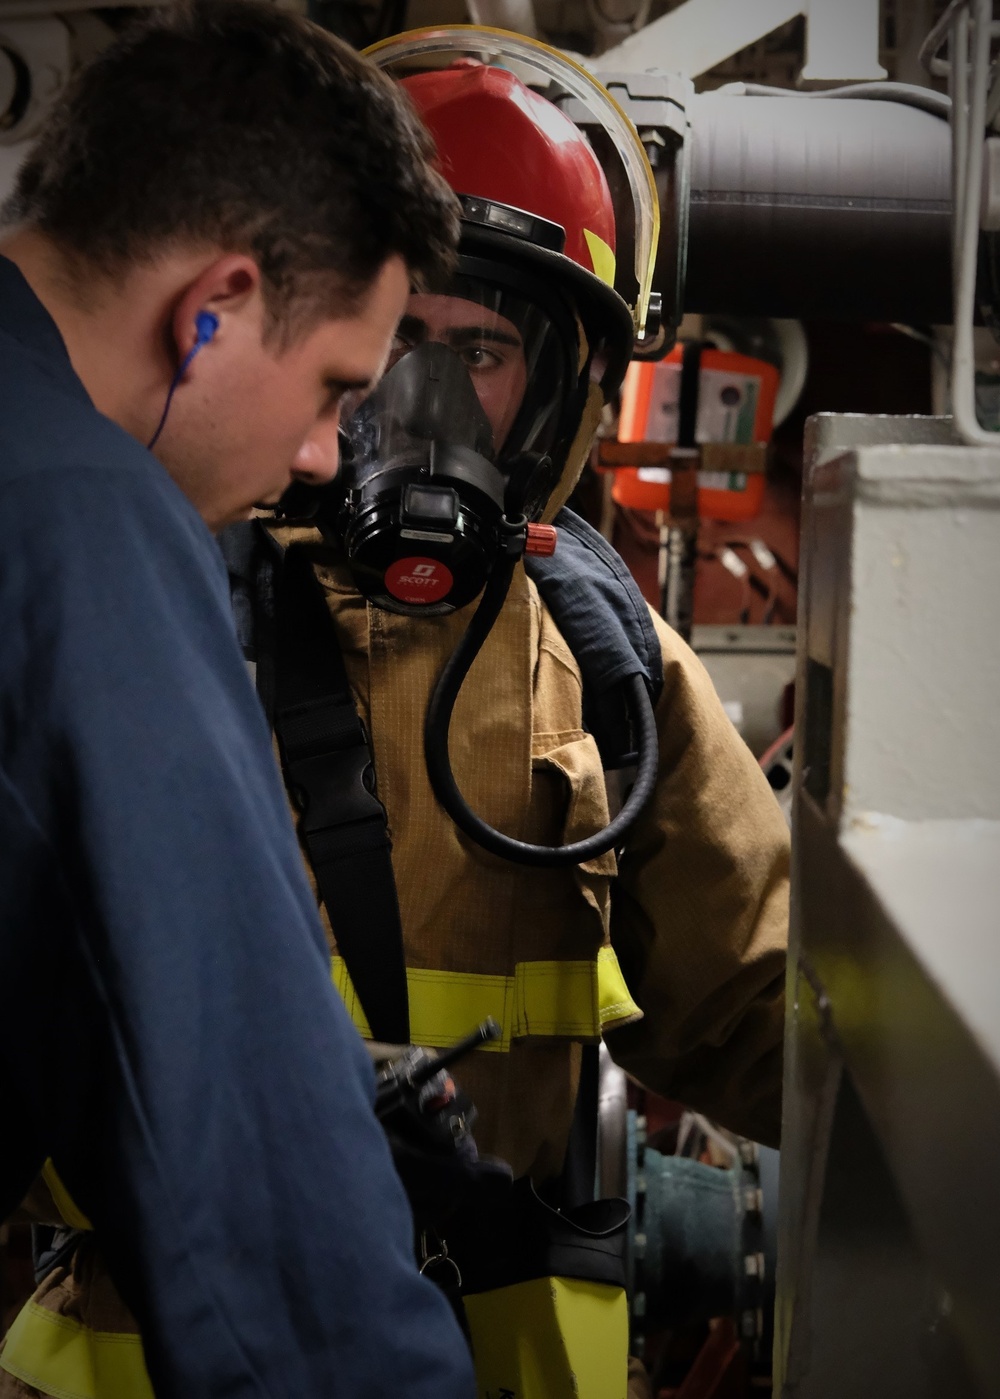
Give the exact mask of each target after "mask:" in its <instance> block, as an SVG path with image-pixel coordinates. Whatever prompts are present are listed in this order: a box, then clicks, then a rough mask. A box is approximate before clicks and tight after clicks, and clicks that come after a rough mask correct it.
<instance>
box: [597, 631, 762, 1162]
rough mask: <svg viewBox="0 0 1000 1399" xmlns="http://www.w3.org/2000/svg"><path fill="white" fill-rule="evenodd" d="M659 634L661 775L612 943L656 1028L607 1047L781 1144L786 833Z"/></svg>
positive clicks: (637, 1029)
mask: <svg viewBox="0 0 1000 1399" xmlns="http://www.w3.org/2000/svg"><path fill="white" fill-rule="evenodd" d="M654 624H655V625H656V628H657V633H658V635H659V637H660V641H661V645H662V649H663V663H664V684H663V691H662V694H661V695H660V698H659V701H658V703H657V706H656V718H657V728H658V731H659V738H660V775H659V781H658V783H657V787H656V791H655V795H654V797H653V800H652V802H651V803H650V805H649V807H648V808H647V809H646V811H645V812H644V814H643V816H642V817H641V818H640V820H639V822H638V824H637V825H636V826H635V827H634V829H633V831H632V833H631V834H630V836H629V841H628V847H627V850H626V852H625V854H624V856H623V858H622V862H621V866H620V878H619V879H618V880H616V881H615V883H616V888H615V890H614V896H613V900H614V901H613V904H612V940H613V942H614V946H615V949H616V951H617V954H618V957H619V960H620V962H621V965H622V969H623V971H624V973H625V976H626V979H627V981H628V983H629V986H630V988H631V989H632V992H633V995H634V997H635V999H636V1000H637V1002H638V1004H639V1005H640V1007H641V1008H642V1010H643V1012H644V1018H643V1019H642V1020H640V1021H637V1022H635V1023H633V1024H631V1025H627V1026H624V1027H622V1028H621V1029H620V1030H616V1031H612V1032H611V1033H610V1034H609V1035H608V1037H607V1038H608V1046H609V1048H610V1050H611V1053H612V1055H613V1057H614V1058H615V1059H616V1060H617V1062H618V1063H619V1064H620V1065H621V1066H622V1067H623V1068H624V1069H626V1070H627V1071H628V1072H629V1073H630V1074H632V1075H634V1077H635V1078H637V1079H638V1080H639V1081H640V1082H641V1083H643V1084H645V1085H646V1086H647V1087H648V1088H650V1089H652V1090H653V1091H654V1092H657V1093H662V1094H664V1095H665V1096H667V1097H670V1098H675V1099H678V1100H679V1101H681V1102H683V1103H684V1104H686V1105H687V1106H690V1107H692V1108H694V1109H696V1110H698V1111H701V1112H704V1113H706V1114H707V1115H708V1116H710V1117H712V1118H713V1119H715V1120H716V1121H718V1122H720V1123H722V1124H723V1125H725V1126H727V1127H729V1128H730V1129H732V1130H733V1131H736V1132H739V1133H741V1134H743V1135H746V1136H749V1137H752V1138H754V1139H755V1140H757V1141H761V1142H765V1143H768V1144H772V1145H776V1144H777V1141H778V1138H779V1136H780V1131H781V1072H782V1034H783V1019H784V968H785V952H786V947H787V935H788V872H789V833H788V828H787V826H786V824H785V821H784V818H783V816H782V814H781V811H780V809H779V807H778V804H777V802H776V801H775V799H774V794H773V792H772V791H771V788H770V787H769V785H768V783H767V780H766V778H765V777H764V775H763V773H762V772H761V770H760V767H759V766H758V764H757V762H756V761H755V759H754V757H753V755H752V753H751V752H750V750H749V749H748V748H747V746H746V744H745V743H744V742H743V740H742V739H741V738H740V737H739V735H738V734H737V732H736V730H735V728H734V727H733V725H732V723H731V722H730V720H729V718H728V716H727V715H726V713H725V711H724V710H723V708H722V705H721V703H720V701H719V699H718V696H717V695H716V692H715V689H714V687H713V685H712V682H711V680H710V679H709V676H708V674H707V672H706V671H705V669H704V667H703V666H702V664H701V662H700V661H699V660H698V659H697V657H696V656H695V655H694V653H693V652H692V651H691V650H690V648H689V647H688V646H686V645H685V644H684V642H683V641H681V640H680V638H679V637H678V636H677V635H676V634H675V633H674V632H673V631H671V630H670V628H669V627H667V625H666V623H664V622H663V621H662V619H661V618H659V617H656V616H654Z"/></svg>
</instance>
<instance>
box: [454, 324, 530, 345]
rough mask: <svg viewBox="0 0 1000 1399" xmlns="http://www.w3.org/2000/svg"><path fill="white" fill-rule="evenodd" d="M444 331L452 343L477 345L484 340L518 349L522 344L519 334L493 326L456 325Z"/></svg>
mask: <svg viewBox="0 0 1000 1399" xmlns="http://www.w3.org/2000/svg"><path fill="white" fill-rule="evenodd" d="M446 333H447V336H448V341H449V343H450V344H452V345H477V344H479V343H480V342H481V341H483V340H486V341H489V343H490V344H492V345H513V346H514V347H515V348H516V349H518V350H520V349H521V347H522V344H523V342H522V340H521V337H520V336H519V335H517V334H511V332H510V331H507V330H497V329H495V328H494V327H493V326H481V325H458V326H454V327H453V328H452V329H450V330H449V331H447V332H446Z"/></svg>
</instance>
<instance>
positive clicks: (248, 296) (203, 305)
mask: <svg viewBox="0 0 1000 1399" xmlns="http://www.w3.org/2000/svg"><path fill="white" fill-rule="evenodd" d="M260 290H261V275H260V268H259V267H258V266H257V263H256V262H255V261H254V259H253V258H252V257H248V256H247V255H246V254H245V253H227V254H226V255H225V256H224V257H220V258H217V259H216V260H215V261H214V262H213V263H212V264H211V265H210V266H208V267H206V268H205V269H204V271H203V272H201V273H199V275H198V276H197V277H196V278H195V279H194V280H193V281H192V282H191V283H189V285H188V286H187V287H186V289H185V290H184V291H183V292H182V294H181V296H180V299H179V300H178V301H177V303H176V305H175V306H174V311H173V316H172V318H171V332H172V335H173V341H174V351H175V353H176V356H177V363H178V364H182V363H183V362H184V360H185V358H186V357H187V356H188V355H189V354H190V353H191V350H192V349H193V348H194V346H195V345H196V344H197V343H198V341H199V325H198V316H199V314H200V313H202V312H209V313H210V314H211V315H213V316H215V318H216V321H217V328H216V330H215V333H214V334H213V336H212V337H211V338H212V339H213V340H216V341H218V340H221V339H223V338H224V337H225V336H226V332H227V330H231V329H232V328H233V323H234V320H236V319H240V320H243V319H245V317H246V315H247V313H248V312H250V311H253V310H254V309H255V303H257V302H259V299H260ZM203 326H204V321H202V327H203ZM201 338H202V343H204V336H203V335H202V337H201Z"/></svg>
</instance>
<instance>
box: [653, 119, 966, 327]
mask: <svg viewBox="0 0 1000 1399" xmlns="http://www.w3.org/2000/svg"><path fill="white" fill-rule="evenodd" d="M688 119H689V122H690V166H689V171H690V175H689V179H690V203H689V228H688V258H687V277H686V286H685V291H684V298H683V304H684V309H685V310H686V311H697V312H728V313H729V314H731V315H768V316H795V317H800V318H801V317H835V318H839V319H867V320H888V321H894V320H901V321H916V322H947V321H950V320H951V284H950V245H949V238H950V217H951V192H950V178H951V176H950V167H951V153H950V144H949V131H948V124H947V122H946V121H943V120H941V118H940V117H937V116H933V115H931V114H930V113H929V112H926V111H921V110H919V109H917V108H915V107H912V106H906V105H903V104H902V103H898V102H891V101H871V100H864V99H860V98H859V99H856V100H843V99H836V98H825V97H808V98H807V97H797V96H788V97H769V96H743V95H730V94H717V93H704V94H700V95H697V96H692V97H691V98H690V99H689V102H688ZM669 276H670V273H669V269H668V268H666V269H662V270H661V269H660V268H657V278H656V280H657V282H659V281H660V280H661V278H662V279H663V280H664V281H665V282H667V281H668V280H669Z"/></svg>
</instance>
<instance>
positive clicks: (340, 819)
mask: <svg viewBox="0 0 1000 1399" xmlns="http://www.w3.org/2000/svg"><path fill="white" fill-rule="evenodd" d="M275 633H276V635H275V641H276V651H275V661H276V665H275V680H274V731H275V733H276V734H277V737H278V745H279V748H280V750H281V761H282V767H283V769H284V774H285V781H286V784H287V786H288V789H289V792H290V793H291V795H292V799H293V801H294V802H295V804H296V806H297V807H298V810H299V830H300V833H301V835H302V839H303V842H304V843H305V847H306V851H307V853H308V855H309V863H310V864H311V865H312V869H313V874H314V875H315V876H316V884H317V887H318V889H319V894H320V898H321V899H322V900H323V903H324V904H325V905H326V911H327V916H328V917H329V919H330V926H331V928H332V929H333V935H334V937H335V938H336V940H337V947H338V949H339V951H340V955H341V956H342V957H343V959H344V962H345V963H346V965H347V967H348V969H349V971H350V975H351V981H352V982H353V985H354V989H355V991H356V992H357V995H358V999H359V1000H360V1001H361V1004H362V1006H363V1008H364V1011H365V1015H366V1017H367V1020H368V1024H369V1026H370V1029H371V1033H372V1037H373V1038H374V1039H376V1040H382V1041H384V1042H385V1043H387V1044H409V1042H410V1020H409V1001H408V992H407V984H406V957H405V953H404V950H403V928H402V923H401V921H400V916H399V899H398V896H397V893H396V881H395V878H394V876H393V870H392V860H391V854H392V840H391V839H390V836H389V824H388V818H387V816H386V811H385V807H384V806H383V805H382V803H381V802H380V801H379V799H378V796H377V794H376V791H375V765H374V762H373V759H372V753H371V748H370V746H369V743H368V735H367V734H366V733H365V727H364V724H363V723H362V722H361V720H360V718H359V717H358V713H357V710H356V709H355V706H354V699H353V696H352V695H351V687H350V684H349V682H348V679H347V671H346V669H345V667H344V661H343V657H342V655H341V652H340V645H339V642H338V639H337V633H336V628H335V626H334V623H333V619H332V617H331V616H330V613H329V610H328V609H327V606H326V602H325V600H324V597H323V593H322V590H321V588H320V585H319V583H318V582H317V580H316V576H315V574H314V573H313V569H312V565H311V563H310V561H309V556H308V553H307V551H306V550H305V549H304V548H303V547H302V546H301V545H293V546H292V547H291V548H289V549H287V550H286V551H285V557H284V565H283V568H282V571H281V577H280V583H279V586H278V594H277V619H276V628H275Z"/></svg>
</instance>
